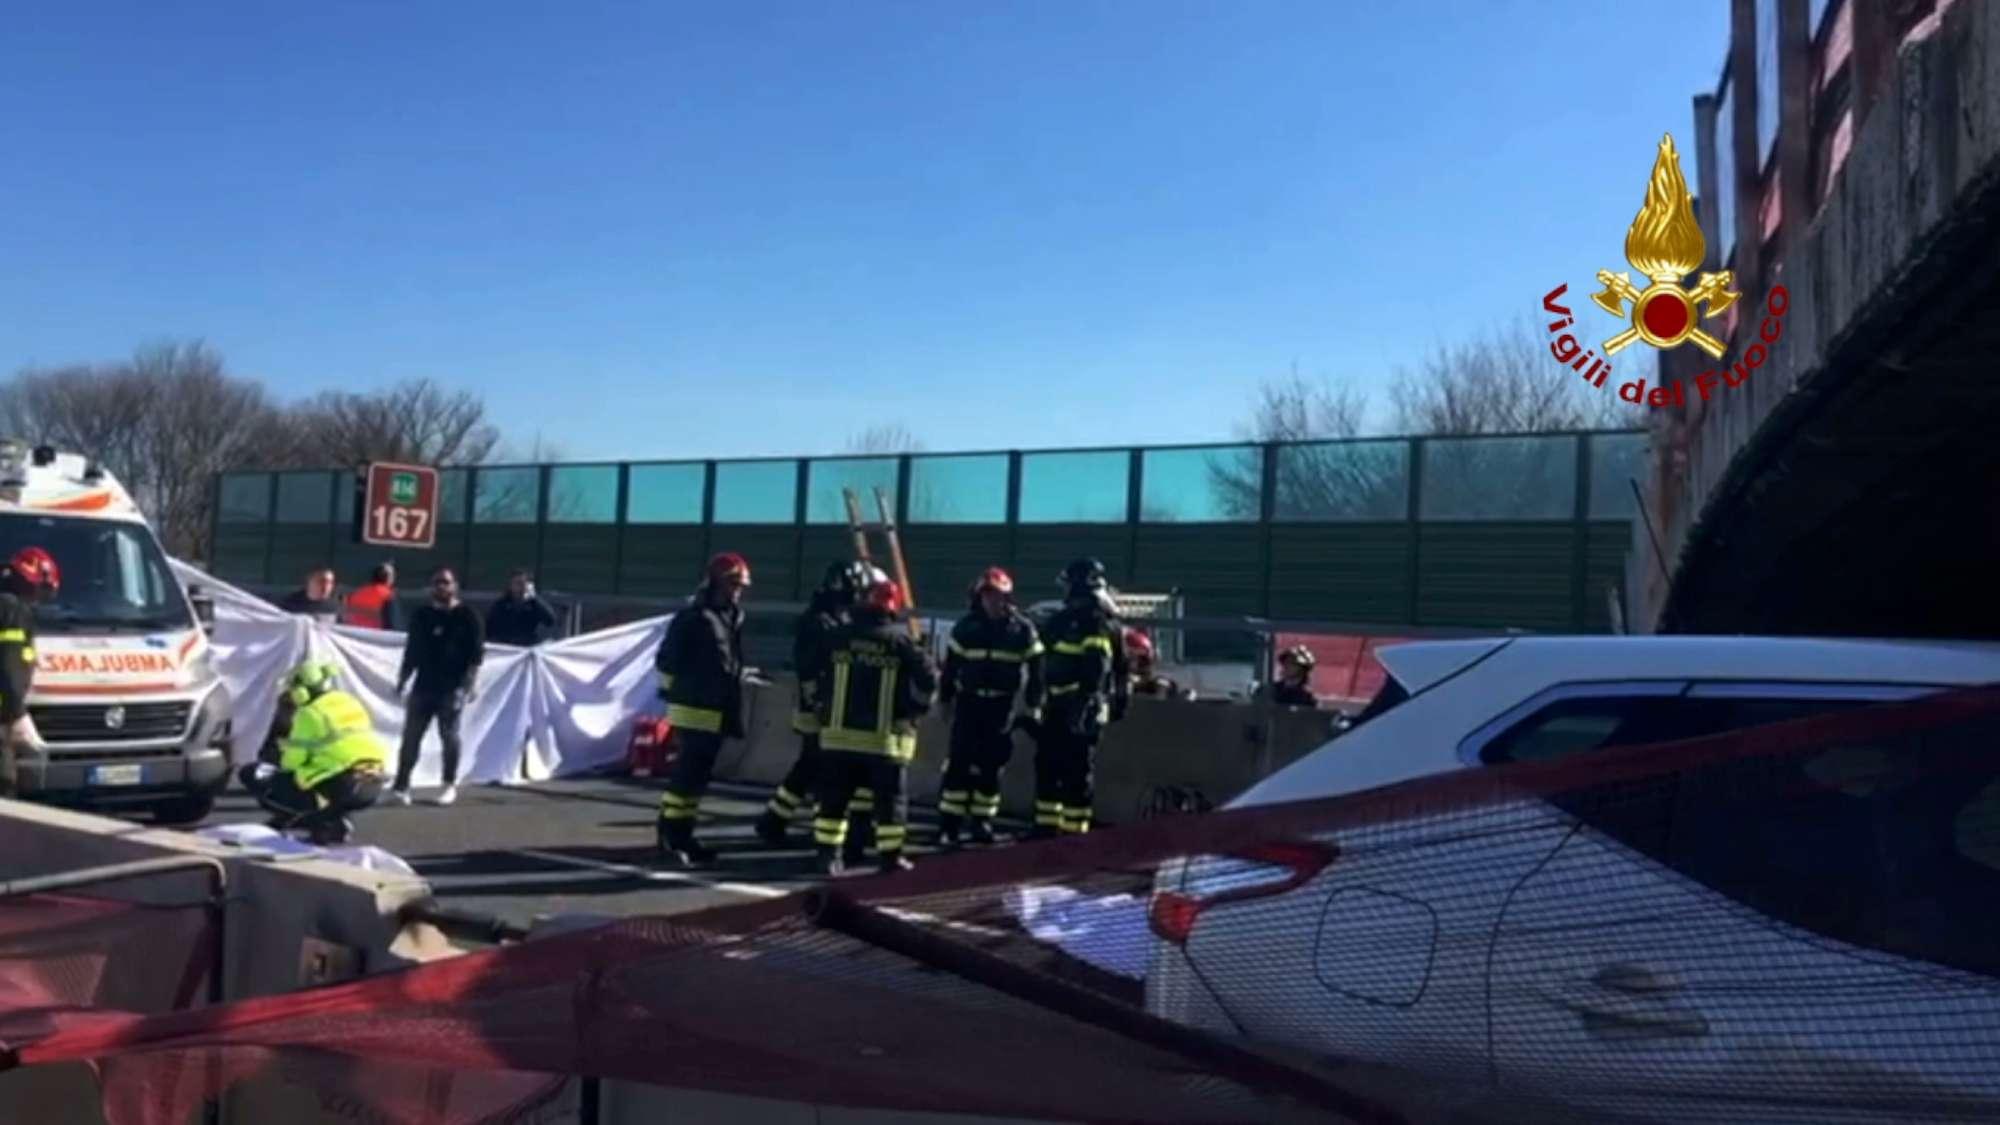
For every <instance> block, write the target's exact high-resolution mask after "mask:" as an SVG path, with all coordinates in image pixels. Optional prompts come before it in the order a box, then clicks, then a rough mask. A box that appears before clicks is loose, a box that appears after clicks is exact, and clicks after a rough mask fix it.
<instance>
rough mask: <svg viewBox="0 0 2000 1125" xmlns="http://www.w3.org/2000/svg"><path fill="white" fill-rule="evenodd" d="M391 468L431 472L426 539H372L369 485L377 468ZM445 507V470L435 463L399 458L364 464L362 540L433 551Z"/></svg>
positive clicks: (367, 544)
mask: <svg viewBox="0 0 2000 1125" xmlns="http://www.w3.org/2000/svg"><path fill="white" fill-rule="evenodd" d="M377 469H387V470H389V471H391V472H405V473H429V474H430V476H431V518H430V519H428V520H426V521H424V540H423V542H421V543H413V542H410V541H407V540H401V539H395V540H385V539H371V538H369V536H368V507H369V504H368V489H369V485H370V484H371V483H372V482H373V481H374V479H375V470H377ZM389 506H390V507H392V508H404V509H409V510H414V509H411V506H410V505H407V504H390V505H389ZM443 507H444V474H443V473H442V472H441V471H439V470H438V469H437V467H436V466H433V465H405V464H402V463H400V462H396V461H370V462H368V463H367V464H366V465H363V466H362V467H361V512H360V516H361V542H362V543H363V544H364V545H365V546H369V547H390V548H398V547H400V548H402V549H403V550H406V551H429V550H434V549H436V547H437V525H438V516H439V515H440V514H441V512H440V511H439V509H441V508H443Z"/></svg>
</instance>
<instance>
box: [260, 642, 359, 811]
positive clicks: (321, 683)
mask: <svg viewBox="0 0 2000 1125" xmlns="http://www.w3.org/2000/svg"><path fill="white" fill-rule="evenodd" d="M334 675H335V671H334V668H333V665H331V664H326V663H323V662H320V661H315V660H308V661H306V662H305V663H304V664H301V665H299V666H298V667H297V668H296V669H294V670H293V671H292V674H291V675H290V676H289V677H287V678H286V680H285V699H284V702H285V703H288V704H290V705H291V711H292V714H291V730H290V731H289V732H288V733H287V734H285V735H284V736H282V737H281V738H279V739H278V740H277V750H278V761H277V765H276V767H275V768H274V767H273V766H272V764H271V763H270V762H268V761H263V762H258V763H255V764H253V765H248V766H245V767H243V770H242V771H241V772H240V773H239V774H238V775H237V776H238V777H239V778H240V779H241V780H242V782H243V787H244V788H245V789H247V790H249V791H250V794H251V796H254V797H256V798H257V803H258V804H259V805H262V806H263V807H264V809H265V811H267V812H269V813H271V827H273V828H275V829H277V830H278V831H280V832H303V833H305V834H306V835H307V836H308V838H310V839H311V840H312V842H313V843H315V844H341V843H346V842H347V838H348V837H349V836H351V835H353V833H354V825H353V823H352V822H350V821H349V820H348V819H347V814H349V813H352V812H358V811H360V810H361V809H365V808H367V807H369V806H370V805H373V804H374V803H375V802H376V801H377V800H378V799H380V798H381V796H382V790H383V788H384V786H385V785H386V784H387V777H388V775H387V772H386V765H387V762H388V760H389V755H388V751H387V750H386V749H384V747H383V745H382V740H381V739H380V738H379V737H378V736H377V735H376V734H375V725H374V722H373V721H372V720H371V719H370V718H369V717H368V710H367V708H365V707H363V706H362V705H361V701H360V700H359V699H356V698H355V697H353V696H352V695H349V694H348V693H346V692H344V691H335V690H334V687H333V681H334Z"/></svg>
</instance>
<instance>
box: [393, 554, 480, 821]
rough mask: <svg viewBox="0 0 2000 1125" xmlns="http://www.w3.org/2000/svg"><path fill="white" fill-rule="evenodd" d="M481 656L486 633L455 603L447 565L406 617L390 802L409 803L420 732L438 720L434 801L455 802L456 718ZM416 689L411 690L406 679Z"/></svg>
mask: <svg viewBox="0 0 2000 1125" xmlns="http://www.w3.org/2000/svg"><path fill="white" fill-rule="evenodd" d="M485 655H486V630H485V628H484V627H483V626H482V625H480V623H479V615H478V614H477V613H474V612H473V611H472V607H471V606H468V605H466V604H465V603H464V602H461V601H459V600H458V576H457V575H455V574H453V573H452V572H451V568H449V567H441V568H439V570H438V571H437V573H435V574H433V575H431V602H430V604H429V605H426V606H420V607H418V609H417V611H416V612H415V613H413V614H411V615H410V632H409V637H408V639H406V640H405V641H404V642H403V667H402V670H401V671H400V672H398V673H397V674H396V692H397V694H399V695H400V694H402V693H403V692H404V691H405V690H408V691H409V703H408V704H407V706H406V707H405V709H404V712H403V750H402V754H401V758H400V760H399V761H398V762H397V763H396V788H395V791H394V793H393V794H392V795H391V799H392V800H394V801H396V802H397V803H398V804H404V805H407V804H409V803H410V778H411V775H412V774H414V773H415V772H416V769H417V760H418V758H419V757H420V756H421V755H422V753H423V743H424V732H425V731H426V730H428V729H429V728H430V725H431V721H432V720H433V719H435V720H436V721H437V728H438V741H440V742H442V743H443V744H444V788H443V789H442V790H440V791H439V792H438V796H437V803H438V804H440V805H449V804H451V803H452V802H453V801H456V800H457V799H458V752H459V740H458V720H459V716H460V715H461V714H462V713H463V712H464V710H465V705H466V704H467V703H469V702H471V701H472V694H473V690H474V688H475V686H476V685H477V683H478V680H479V664H480V661H481V660H482V659H483V658H484V657H485ZM412 675H414V676H415V677H416V681H417V682H416V686H415V688H414V689H411V688H410V686H409V685H410V677H411V676H412Z"/></svg>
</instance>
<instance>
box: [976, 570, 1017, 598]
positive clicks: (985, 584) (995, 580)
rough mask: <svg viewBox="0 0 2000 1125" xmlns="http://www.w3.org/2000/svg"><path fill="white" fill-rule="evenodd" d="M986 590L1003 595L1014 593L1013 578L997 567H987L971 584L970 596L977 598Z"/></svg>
mask: <svg viewBox="0 0 2000 1125" xmlns="http://www.w3.org/2000/svg"><path fill="white" fill-rule="evenodd" d="M988 590H998V591H1000V592H1001V593H1003V594H1012V593H1013V592H1014V576H1013V575H1011V574H1008V573H1007V572H1006V571H1004V570H1002V569H1000V568H999V567H997V566H989V567H987V568H986V572H985V573H984V574H981V575H980V576H979V578H978V580H977V581H975V582H973V584H972V596H973V597H975V598H976V597H978V596H979V595H980V594H983V593H985V592H986V591H988Z"/></svg>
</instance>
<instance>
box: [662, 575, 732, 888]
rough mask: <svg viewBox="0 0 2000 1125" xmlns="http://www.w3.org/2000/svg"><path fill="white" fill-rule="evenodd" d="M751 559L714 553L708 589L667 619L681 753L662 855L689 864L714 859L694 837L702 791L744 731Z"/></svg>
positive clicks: (669, 676)
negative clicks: (728, 742) (728, 743)
mask: <svg viewBox="0 0 2000 1125" xmlns="http://www.w3.org/2000/svg"><path fill="white" fill-rule="evenodd" d="M749 586H750V564H749V563H748V562H746V561H745V560H744V558H743V556H741V555H737V554H721V555H717V556H715V557H714V558H712V559H710V560H709V562H708V568H707V571H706V576H705V577H704V579H703V581H702V584H701V588H700V589H699V590H696V591H695V594H694V597H693V598H691V599H689V601H688V604H687V606H686V607H685V608H683V609H682V610H681V611H680V612H678V613H676V614H674V619H673V620H672V621H671V622H669V623H668V624H667V636H666V639H665V640H663V641H661V642H660V652H659V655H658V656H657V657H656V658H655V660H654V665H655V666H656V667H657V668H658V669H659V672H660V695H661V697H662V698H664V699H665V700H666V703H667V721H668V722H671V723H672V724H673V725H674V737H675V738H676V739H678V740H679V742H680V747H679V753H678V754H677V755H676V756H675V758H674V765H673V770H672V772H671V773H670V774H669V775H668V777H667V788H666V792H664V793H662V794H661V795H660V820H659V848H660V858H661V859H662V860H666V861H669V862H673V863H678V864H679V865H681V866H683V867H696V866H700V865H702V864H706V863H711V862H713V861H714V859H715V853H714V852H712V851H710V850H709V849H707V848H705V847H703V846H702V845H700V844H698V843H696V842H695V838H694V826H695V818H696V816H698V815H699V814H700V811H701V796H702V794H703V793H704V792H706V791H707V789H708V781H709V778H710V777H711V776H712V775H713V774H714V773H715V759H716V756H717V755H719V754H720V753H721V752H722V742H723V740H724V739H726V738H742V737H743V605H742V602H743V591H744V590H746V589H748V588H749Z"/></svg>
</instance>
